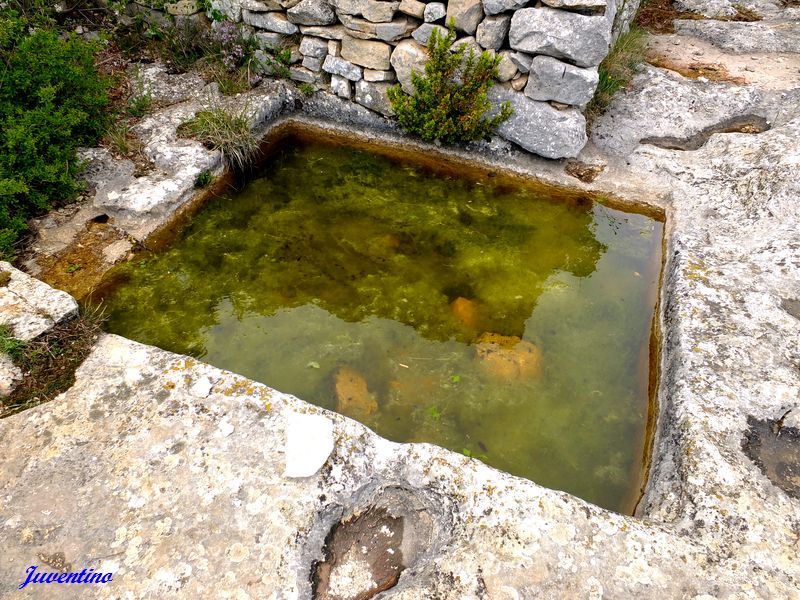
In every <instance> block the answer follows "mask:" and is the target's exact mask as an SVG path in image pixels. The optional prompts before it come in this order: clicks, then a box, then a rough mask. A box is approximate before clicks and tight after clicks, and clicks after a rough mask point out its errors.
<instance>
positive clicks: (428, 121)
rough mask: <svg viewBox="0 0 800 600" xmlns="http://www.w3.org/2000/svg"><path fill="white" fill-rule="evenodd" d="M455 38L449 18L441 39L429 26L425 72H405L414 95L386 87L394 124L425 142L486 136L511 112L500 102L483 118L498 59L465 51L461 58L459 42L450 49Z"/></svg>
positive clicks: (482, 137)
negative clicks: (412, 86) (493, 113)
mask: <svg viewBox="0 0 800 600" xmlns="http://www.w3.org/2000/svg"><path fill="white" fill-rule="evenodd" d="M455 39H456V30H455V25H454V23H453V22H452V21H451V23H450V26H449V31H448V33H447V35H446V36H445V37H444V38H442V37H441V36H440V35H439V33H438V31H437V30H436V29H434V30H433V32H431V37H430V40H429V42H428V54H429V58H428V62H427V64H426V65H425V75H420V74H419V73H412V74H411V81H412V83H413V84H414V88H415V91H414V94H413V95H409V94H406V93H405V92H404V91H403V90H402V88H401V87H400V86H399V85H398V86H395V87H393V88H390V89H389V100H390V102H391V103H392V109H393V110H394V113H395V115H397V119H398V121H399V122H400V126H401V127H403V129H405V130H406V131H408V132H409V133H415V134H417V135H419V136H420V137H421V138H422V139H425V140H441V141H443V142H446V143H453V142H460V141H471V140H479V139H486V138H488V137H489V136H490V135H491V133H492V132H493V131H494V130H495V129H496V128H497V127H498V126H499V125H500V124H501V123H502V122H503V121H505V120H506V119H508V117H510V116H511V114H512V109H511V105H510V104H509V103H508V102H504V103H503V104H502V106H501V107H500V110H499V112H498V113H497V114H496V115H495V116H494V117H489V118H485V115H486V113H487V111H489V110H490V109H491V108H492V104H491V102H489V99H488V97H487V95H486V93H487V91H488V90H489V88H490V87H491V86H492V85H493V81H492V80H493V78H494V77H496V76H497V66H498V64H499V63H500V57H499V56H492V55H491V54H490V53H489V52H481V54H480V56H478V57H477V58H476V57H475V52H474V50H472V49H470V51H469V54H468V55H467V56H466V58H465V57H464V55H465V53H466V46H465V45H464V44H462V45H461V46H460V47H459V48H458V49H457V50H456V51H455V52H451V51H450V48H451V47H452V45H453V42H454V41H455Z"/></svg>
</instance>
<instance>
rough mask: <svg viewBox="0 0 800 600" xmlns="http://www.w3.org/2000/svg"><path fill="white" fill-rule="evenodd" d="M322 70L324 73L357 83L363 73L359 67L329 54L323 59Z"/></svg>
mask: <svg viewBox="0 0 800 600" xmlns="http://www.w3.org/2000/svg"><path fill="white" fill-rule="evenodd" d="M322 70H323V71H325V72H326V73H331V74H333V75H339V76H341V77H345V78H347V79H349V80H350V81H358V80H359V79H361V78H362V77H363V71H362V69H361V67H359V66H357V65H354V64H353V63H351V62H350V61H347V60H345V59H343V58H340V57H337V56H333V55H331V54H328V56H326V57H325V62H324V63H323V64H322Z"/></svg>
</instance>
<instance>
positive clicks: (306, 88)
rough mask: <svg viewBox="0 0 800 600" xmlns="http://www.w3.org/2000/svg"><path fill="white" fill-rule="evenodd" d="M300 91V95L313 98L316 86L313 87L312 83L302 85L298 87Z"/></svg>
mask: <svg viewBox="0 0 800 600" xmlns="http://www.w3.org/2000/svg"><path fill="white" fill-rule="evenodd" d="M298 89H299V90H300V93H301V94H303V95H304V96H311V95H312V94H313V93H314V86H313V85H311V84H310V83H301V84H300V85H299V86H298Z"/></svg>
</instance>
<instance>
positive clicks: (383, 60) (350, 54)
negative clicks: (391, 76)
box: [341, 36, 392, 71]
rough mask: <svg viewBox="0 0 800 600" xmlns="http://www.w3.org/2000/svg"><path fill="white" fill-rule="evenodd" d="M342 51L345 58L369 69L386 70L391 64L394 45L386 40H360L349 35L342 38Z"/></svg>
mask: <svg viewBox="0 0 800 600" xmlns="http://www.w3.org/2000/svg"><path fill="white" fill-rule="evenodd" d="M341 52H342V58H344V59H345V60H349V61H350V62H351V63H354V64H356V65H360V66H362V67H366V68H367V69H373V70H376V71H385V70H387V69H389V68H390V66H391V65H390V63H389V59H390V58H391V56H392V47H391V46H390V45H389V44H386V43H384V42H376V41H369V40H359V39H356V38H352V37H350V36H347V37H345V38H344V39H342V50H341Z"/></svg>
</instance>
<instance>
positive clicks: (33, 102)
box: [0, 3, 108, 257]
mask: <svg viewBox="0 0 800 600" xmlns="http://www.w3.org/2000/svg"><path fill="white" fill-rule="evenodd" d="M33 4H34V5H36V3H33ZM34 14H35V15H36V16H37V17H38V16H40V13H39V12H36V11H34ZM29 25H30V23H29V22H28V21H26V20H25V19H24V18H23V17H20V16H19V14H18V13H16V12H14V11H11V10H7V9H6V10H0V70H2V77H0V255H2V256H4V257H10V256H11V255H12V254H13V245H14V243H15V242H16V240H17V238H18V236H19V235H20V234H21V233H22V232H23V231H24V230H25V229H26V220H27V219H28V218H29V217H31V216H33V215H36V214H39V213H42V212H43V211H45V210H46V209H48V208H50V206H51V205H52V203H53V202H56V201H68V200H70V199H72V198H73V197H74V196H75V195H76V193H77V191H78V187H79V186H78V183H77V181H76V175H77V173H78V170H79V168H80V165H79V164H78V161H77V160H76V150H77V148H78V147H79V146H82V145H91V144H94V143H95V142H96V141H97V139H98V138H99V137H100V135H102V133H103V131H104V129H105V127H106V125H107V122H108V116H107V114H106V112H105V109H106V105H107V104H108V96H107V89H108V81H107V80H106V79H105V78H103V77H102V76H100V75H99V74H98V73H97V71H96V70H95V66H94V60H93V58H94V53H95V51H96V50H97V48H96V46H95V45H93V44H90V43H87V42H85V41H83V40H82V39H80V38H77V37H74V36H73V37H69V38H67V39H62V38H60V37H59V36H58V34H57V33H55V32H54V31H50V30H47V29H35V30H32V31H31V30H29ZM28 31H30V33H28Z"/></svg>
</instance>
